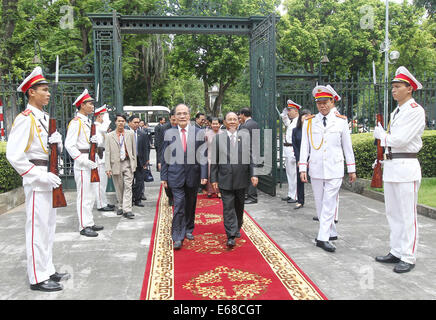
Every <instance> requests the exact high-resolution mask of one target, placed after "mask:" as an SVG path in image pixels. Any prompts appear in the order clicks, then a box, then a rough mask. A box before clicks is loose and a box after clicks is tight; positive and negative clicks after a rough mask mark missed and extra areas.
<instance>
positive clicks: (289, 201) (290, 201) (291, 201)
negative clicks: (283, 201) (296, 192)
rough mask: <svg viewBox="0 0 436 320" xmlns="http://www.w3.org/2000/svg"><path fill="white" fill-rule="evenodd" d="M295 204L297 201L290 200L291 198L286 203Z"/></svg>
mask: <svg viewBox="0 0 436 320" xmlns="http://www.w3.org/2000/svg"><path fill="white" fill-rule="evenodd" d="M296 202H297V200H295V199H292V198H291V199H289V200H288V201H287V203H296Z"/></svg>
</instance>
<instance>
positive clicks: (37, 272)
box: [6, 104, 56, 284]
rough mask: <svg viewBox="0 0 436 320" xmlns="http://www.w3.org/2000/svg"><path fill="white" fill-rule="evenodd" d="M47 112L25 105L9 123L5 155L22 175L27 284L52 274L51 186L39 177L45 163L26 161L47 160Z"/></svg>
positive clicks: (53, 217) (53, 223)
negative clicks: (24, 202) (9, 129)
mask: <svg viewBox="0 0 436 320" xmlns="http://www.w3.org/2000/svg"><path fill="white" fill-rule="evenodd" d="M48 120H49V116H48V114H47V113H46V112H43V111H41V110H39V109H38V108H36V107H34V106H32V105H30V104H28V105H27V109H26V110H25V111H24V112H22V113H20V114H19V115H18V116H17V117H16V118H15V121H14V123H13V125H12V129H11V131H10V133H9V137H8V144H7V148H6V157H7V159H8V161H9V162H10V163H11V165H12V166H13V167H14V169H15V170H16V171H17V172H18V173H19V174H20V175H21V176H22V177H23V188H24V195H25V198H26V226H25V231H26V256H27V274H28V277H29V282H30V284H37V283H40V282H43V281H45V280H48V279H49V278H50V275H52V274H54V273H55V267H54V265H53V261H52V258H53V241H54V237H55V229H56V209H54V208H53V206H52V200H53V195H52V192H53V188H52V186H50V185H49V184H47V183H45V182H44V181H43V180H41V179H42V178H43V177H44V176H45V175H46V174H47V171H48V169H47V166H40V165H35V164H33V163H32V162H30V161H29V160H45V161H48V122H49V121H48Z"/></svg>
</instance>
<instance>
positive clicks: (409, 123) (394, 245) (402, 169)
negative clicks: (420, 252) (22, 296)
mask: <svg viewBox="0 0 436 320" xmlns="http://www.w3.org/2000/svg"><path fill="white" fill-rule="evenodd" d="M397 109H399V112H398V113H397V114H396V115H395V118H394V114H395V113H396V112H397ZM424 127H425V111H424V108H422V107H421V106H420V105H419V104H417V103H416V102H415V100H414V99H413V98H411V99H410V100H408V101H407V102H406V103H404V104H403V105H401V106H398V107H397V108H396V109H395V110H394V111H393V112H392V113H391V115H390V126H389V128H390V133H388V134H387V135H386V138H385V139H383V140H382V141H381V145H382V146H383V147H391V151H392V153H418V152H419V150H421V147H422V140H421V136H422V133H423V132H424ZM385 150H386V151H388V148H386V149H385ZM383 182H384V196H385V208H386V217H387V220H388V223H389V227H390V247H391V251H390V253H391V254H392V255H394V256H395V257H397V258H400V259H401V260H402V261H404V262H407V263H410V264H415V262H416V250H417V247H418V221H417V212H416V206H417V202H418V190H419V186H420V184H421V166H420V165H419V161H418V159H409V158H407V159H404V158H400V159H392V160H385V161H383Z"/></svg>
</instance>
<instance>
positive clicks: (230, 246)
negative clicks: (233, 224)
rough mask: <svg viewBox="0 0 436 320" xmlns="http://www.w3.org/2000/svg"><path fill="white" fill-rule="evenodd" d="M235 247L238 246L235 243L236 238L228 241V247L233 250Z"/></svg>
mask: <svg viewBox="0 0 436 320" xmlns="http://www.w3.org/2000/svg"><path fill="white" fill-rule="evenodd" d="M235 245H236V242H235V239H234V238H230V239H228V240H227V247H229V248H233V247H234V246H235Z"/></svg>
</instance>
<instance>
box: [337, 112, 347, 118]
mask: <svg viewBox="0 0 436 320" xmlns="http://www.w3.org/2000/svg"><path fill="white" fill-rule="evenodd" d="M335 115H336V117H338V118H342V119H345V120H347V116H344V115H342V114H340V113H339V112H335Z"/></svg>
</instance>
